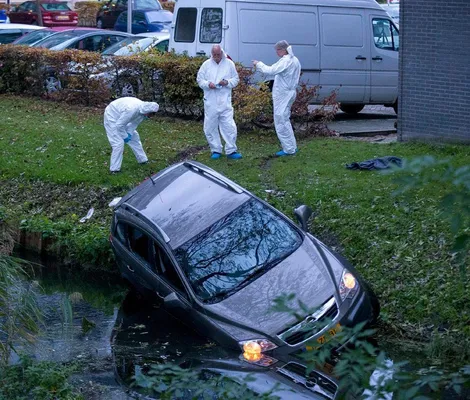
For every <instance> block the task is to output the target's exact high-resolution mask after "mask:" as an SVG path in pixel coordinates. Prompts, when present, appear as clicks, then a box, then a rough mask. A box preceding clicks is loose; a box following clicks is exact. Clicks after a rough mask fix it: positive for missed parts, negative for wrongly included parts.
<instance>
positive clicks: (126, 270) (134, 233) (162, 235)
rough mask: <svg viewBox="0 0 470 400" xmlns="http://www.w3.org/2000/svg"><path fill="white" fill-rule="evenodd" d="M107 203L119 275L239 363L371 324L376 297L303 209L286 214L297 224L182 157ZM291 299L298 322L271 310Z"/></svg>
mask: <svg viewBox="0 0 470 400" xmlns="http://www.w3.org/2000/svg"><path fill="white" fill-rule="evenodd" d="M111 204H112V205H114V204H116V205H115V208H114V213H113V219H112V225H111V236H110V242H111V246H112V249H113V251H114V254H115V258H116V261H117V264H118V267H119V270H120V272H121V274H122V276H123V277H124V278H125V279H126V280H128V281H129V282H130V283H131V284H132V285H133V286H135V287H136V288H137V289H138V290H139V291H141V292H142V293H144V294H148V295H150V296H153V298H155V299H160V300H161V301H162V303H163V307H164V308H165V309H167V310H168V312H170V313H171V314H172V315H173V316H175V317H177V318H179V319H180V320H182V321H183V322H185V323H186V324H190V325H192V326H194V327H195V328H196V329H197V330H198V331H199V332H200V333H202V334H204V335H205V336H209V337H211V338H212V339H213V340H216V341H217V342H219V344H221V345H224V346H227V347H231V348H234V349H238V350H239V351H241V352H242V353H243V355H242V356H241V357H243V359H244V360H245V361H247V362H250V363H254V364H257V363H265V364H263V365H269V363H270V360H271V359H276V357H277V356H286V355H288V354H292V353H296V352H299V351H308V350H313V349H315V346H321V345H322V344H323V343H325V342H327V341H329V340H330V339H331V337H332V336H335V335H336V334H337V333H338V332H339V331H341V330H342V329H343V327H345V326H347V327H350V326H355V325H356V324H358V323H359V322H363V321H366V322H373V321H375V319H376V318H377V315H378V313H379V305H378V301H377V299H376V297H375V296H374V294H373V293H372V291H371V290H370V289H369V287H368V286H367V284H366V283H365V282H364V281H363V280H362V278H361V277H360V276H359V274H358V273H357V272H356V271H355V269H354V268H353V267H352V266H351V265H350V264H349V263H348V262H347V261H345V260H344V259H343V258H342V257H341V256H339V255H337V254H335V253H334V252H333V251H331V250H330V249H329V248H328V247H327V246H325V245H324V244H323V243H322V242H320V241H319V240H318V239H317V238H315V237H314V236H312V235H311V234H310V233H308V232H307V220H308V217H309V215H310V212H311V211H310V210H309V209H308V207H306V206H300V207H299V208H297V209H296V210H295V214H296V216H297V218H298V219H299V222H300V224H301V226H302V228H300V227H299V226H297V225H296V224H294V223H293V222H292V221H291V220H289V219H288V218H287V217H286V216H285V215H283V214H282V213H281V212H279V211H278V210H276V209H275V208H273V207H272V206H270V205H269V204H267V203H266V202H264V201H262V200H260V199H258V198H257V197H255V196H254V195H253V194H251V193H250V192H248V191H247V190H246V189H243V188H242V187H240V186H239V185H237V184H236V183H234V182H232V181H231V180H229V179H228V178H226V177H225V176H223V175H222V174H220V173H218V172H216V171H214V170H213V169H211V168H209V167H207V166H205V165H203V164H200V163H197V162H192V161H191V162H183V163H178V164H175V165H173V166H171V167H168V168H166V169H164V170H163V171H161V172H159V173H158V174H156V175H153V176H152V177H151V178H150V179H148V180H146V181H144V182H143V183H141V184H140V185H139V186H137V187H136V188H134V189H133V190H131V191H130V192H129V193H127V194H126V195H125V196H124V197H123V198H122V199H120V200H118V199H115V200H114V201H113V202H112V203H111ZM292 293H293V294H295V297H296V301H295V304H297V301H299V302H300V301H301V302H302V303H303V304H304V305H305V307H308V309H309V310H315V311H313V312H312V311H308V312H306V311H302V310H296V311H298V313H299V315H300V316H301V319H300V320H299V319H298V318H296V317H295V316H293V315H292V314H291V313H280V312H277V311H275V310H273V308H272V306H273V302H274V299H276V298H277V297H278V296H281V295H288V294H292ZM291 305H292V304H291ZM312 343H315V344H313V346H314V347H313V348H312V347H310V348H309V347H308V346H309V345H312ZM342 343H343V344H345V342H344V341H343V342H342ZM343 344H342V345H343ZM342 345H341V346H342ZM266 363H267V364H266Z"/></svg>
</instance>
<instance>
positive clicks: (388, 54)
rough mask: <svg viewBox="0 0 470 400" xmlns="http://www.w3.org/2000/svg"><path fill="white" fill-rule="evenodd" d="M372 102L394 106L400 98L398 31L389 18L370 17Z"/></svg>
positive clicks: (380, 16) (381, 16)
mask: <svg viewBox="0 0 470 400" xmlns="http://www.w3.org/2000/svg"><path fill="white" fill-rule="evenodd" d="M369 29H370V30H371V31H372V35H371V37H372V39H371V46H372V50H371V59H370V67H371V76H370V83H371V88H370V90H371V91H370V102H371V103H383V104H393V103H395V101H396V99H397V98H398V49H399V48H400V40H399V37H398V29H397V28H396V26H395V25H394V24H393V22H392V21H391V20H390V18H388V16H383V15H373V14H371V15H370V20H369Z"/></svg>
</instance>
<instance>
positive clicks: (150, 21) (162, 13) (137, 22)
mask: <svg viewBox="0 0 470 400" xmlns="http://www.w3.org/2000/svg"><path fill="white" fill-rule="evenodd" d="M172 20H173V13H171V12H170V11H166V10H134V11H132V33H134V34H139V33H144V32H170V26H171V21H172ZM114 30H116V31H121V32H127V11H124V12H122V13H121V15H120V16H119V17H118V19H117V21H116V24H115V25H114Z"/></svg>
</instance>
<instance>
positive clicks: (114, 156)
mask: <svg viewBox="0 0 470 400" xmlns="http://www.w3.org/2000/svg"><path fill="white" fill-rule="evenodd" d="M158 108H159V106H158V104H157V103H153V102H145V101H142V100H139V99H136V98H135V97H121V98H119V99H117V100H114V101H113V102H112V103H110V104H109V105H108V106H107V107H106V109H105V111H104V128H105V129H106V134H107V135H108V140H109V143H110V145H111V147H112V149H113V151H112V153H111V163H110V166H109V169H110V171H111V172H116V171H119V170H120V169H121V164H122V156H123V153H124V139H127V137H128V134H131V135H132V136H131V139H130V140H129V141H128V142H127V144H128V145H129V146H130V148H131V149H132V151H133V152H134V155H135V158H137V162H139V163H145V162H147V161H148V159H147V155H146V154H145V151H144V149H143V147H142V143H141V141H140V136H139V133H138V132H137V131H136V129H137V126H138V125H139V124H140V123H141V122H142V121H143V120H144V119H145V114H148V113H152V112H157V111H158Z"/></svg>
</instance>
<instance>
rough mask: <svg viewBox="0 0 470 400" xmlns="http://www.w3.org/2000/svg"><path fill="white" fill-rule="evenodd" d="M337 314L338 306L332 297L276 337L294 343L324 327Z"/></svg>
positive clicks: (302, 340) (304, 339)
mask: <svg viewBox="0 0 470 400" xmlns="http://www.w3.org/2000/svg"><path fill="white" fill-rule="evenodd" d="M337 315H338V306H337V305H336V301H335V298H334V297H332V298H330V299H329V300H328V301H327V302H326V303H324V304H323V305H322V306H321V307H320V308H319V309H318V310H317V311H315V312H314V313H313V314H311V315H309V316H307V317H306V318H305V319H304V320H303V321H301V322H299V323H297V324H296V325H294V326H292V327H290V328H289V329H287V330H286V331H284V332H281V333H280V334H278V337H279V338H280V339H281V340H284V342H286V343H287V344H290V345H291V346H293V345H296V344H298V343H301V342H304V341H306V340H308V339H309V338H311V337H312V336H314V335H315V334H317V333H318V332H320V331H321V330H322V329H323V328H324V327H325V323H326V322H328V321H330V320H334V319H335V318H336V316H337Z"/></svg>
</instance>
